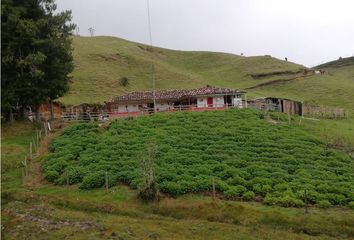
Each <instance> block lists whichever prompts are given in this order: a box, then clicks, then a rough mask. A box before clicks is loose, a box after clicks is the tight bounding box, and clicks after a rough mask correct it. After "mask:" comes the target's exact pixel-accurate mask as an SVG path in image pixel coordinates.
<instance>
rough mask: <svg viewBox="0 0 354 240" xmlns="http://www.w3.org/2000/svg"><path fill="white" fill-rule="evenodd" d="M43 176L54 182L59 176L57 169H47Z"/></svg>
mask: <svg viewBox="0 0 354 240" xmlns="http://www.w3.org/2000/svg"><path fill="white" fill-rule="evenodd" d="M44 178H45V179H46V180H47V181H48V182H52V183H54V182H55V181H56V180H57V179H58V178H59V173H58V172H57V171H53V170H51V171H47V172H46V173H45V175H44Z"/></svg>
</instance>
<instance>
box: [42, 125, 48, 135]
mask: <svg viewBox="0 0 354 240" xmlns="http://www.w3.org/2000/svg"><path fill="white" fill-rule="evenodd" d="M43 127H44V133H45V135H46V136H47V134H48V130H47V125H46V124H45V122H43Z"/></svg>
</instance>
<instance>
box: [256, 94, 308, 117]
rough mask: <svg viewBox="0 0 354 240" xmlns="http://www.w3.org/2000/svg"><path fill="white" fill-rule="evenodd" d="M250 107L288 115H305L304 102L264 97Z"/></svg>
mask: <svg viewBox="0 0 354 240" xmlns="http://www.w3.org/2000/svg"><path fill="white" fill-rule="evenodd" d="M250 106H251V107H253V108H257V109H261V110H270V111H279V112H283V113H287V114H297V115H300V116H302V115H303V106H302V102H299V101H294V100H291V99H286V98H275V97H264V98H257V99H255V100H253V101H251V102H250Z"/></svg>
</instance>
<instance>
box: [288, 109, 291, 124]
mask: <svg viewBox="0 0 354 240" xmlns="http://www.w3.org/2000/svg"><path fill="white" fill-rule="evenodd" d="M288 123H289V125H290V123H291V118H290V113H289V112H288Z"/></svg>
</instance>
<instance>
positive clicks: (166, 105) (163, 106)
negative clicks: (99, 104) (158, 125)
mask: <svg viewBox="0 0 354 240" xmlns="http://www.w3.org/2000/svg"><path fill="white" fill-rule="evenodd" d="M245 94H246V92H245V91H243V90H235V89H229V88H217V87H212V86H209V85H208V86H206V87H202V88H195V89H181V90H159V91H155V93H154V92H153V91H147V92H132V93H128V94H126V95H122V96H119V97H115V98H112V99H111V100H109V101H107V102H105V104H106V108H107V110H108V112H110V114H117V115H120V114H123V115H124V114H131V115H134V114H140V113H142V112H152V111H155V110H156V111H176V110H195V111H197V110H208V109H224V108H227V107H239V108H242V107H243V105H244V101H245ZM154 95H155V97H154ZM154 98H155V101H154ZM154 104H156V106H155V105H154Z"/></svg>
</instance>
